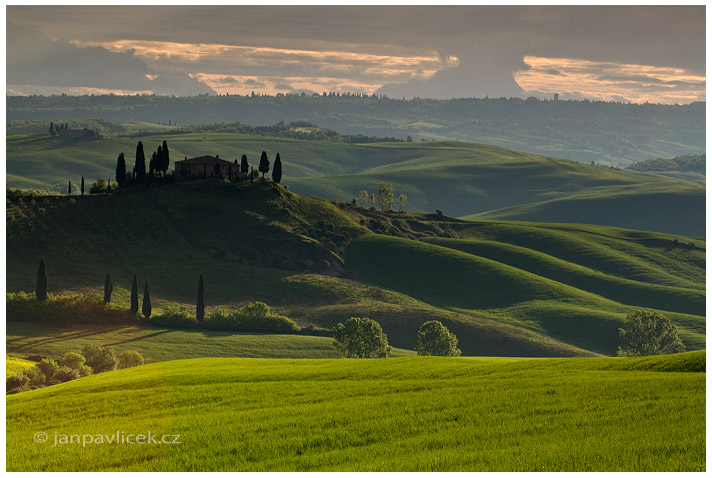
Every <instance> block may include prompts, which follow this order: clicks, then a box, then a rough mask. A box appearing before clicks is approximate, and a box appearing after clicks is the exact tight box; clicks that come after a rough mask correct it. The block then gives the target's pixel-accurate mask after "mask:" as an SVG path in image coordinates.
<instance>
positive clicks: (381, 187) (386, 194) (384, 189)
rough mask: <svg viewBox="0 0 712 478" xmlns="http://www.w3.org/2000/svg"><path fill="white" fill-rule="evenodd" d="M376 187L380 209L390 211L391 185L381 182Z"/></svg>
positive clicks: (391, 199) (391, 204)
mask: <svg viewBox="0 0 712 478" xmlns="http://www.w3.org/2000/svg"><path fill="white" fill-rule="evenodd" d="M376 187H377V188H378V204H380V205H381V211H390V210H391V209H392V208H393V185H392V184H391V183H385V182H381V183H378V184H377V185H376Z"/></svg>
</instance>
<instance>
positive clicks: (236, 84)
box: [75, 40, 459, 94]
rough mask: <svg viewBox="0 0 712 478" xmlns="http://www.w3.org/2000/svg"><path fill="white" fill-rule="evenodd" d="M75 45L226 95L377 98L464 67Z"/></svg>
mask: <svg viewBox="0 0 712 478" xmlns="http://www.w3.org/2000/svg"><path fill="white" fill-rule="evenodd" d="M75 43H76V44H77V45H79V46H101V47H104V48H106V49H108V50H110V51H114V52H124V51H133V53H134V54H135V55H136V56H138V57H140V58H142V59H143V60H144V61H146V62H147V63H149V64H151V63H153V64H154V65H153V66H154V67H156V68H158V67H159V66H160V67H162V68H167V67H172V68H176V69H180V70H183V71H185V70H186V69H188V70H192V73H191V75H190V76H191V77H193V78H196V79H198V80H200V81H202V82H204V83H205V84H206V85H208V86H210V87H212V88H213V89H214V90H215V91H216V92H218V93H223V94H224V93H230V94H249V93H250V92H253V91H254V92H255V93H265V94H275V93H279V92H282V93H286V92H289V91H292V90H302V89H304V90H311V91H317V92H321V91H342V92H346V91H351V92H361V93H368V94H371V93H373V92H374V91H376V90H377V89H378V88H380V87H381V86H383V85H384V84H387V83H398V82H406V81H410V80H413V79H417V80H426V79H428V78H431V77H432V76H433V75H435V74H436V73H437V72H438V71H440V70H443V69H446V68H452V67H455V66H457V65H458V64H459V59H458V58H457V57H455V56H452V55H451V56H447V57H444V58H442V57H441V56H440V55H438V54H437V52H435V51H431V52H425V53H424V52H423V51H418V52H417V53H412V54H402V55H388V54H373V53H359V52H353V51H340V50H338V49H334V50H328V51H320V50H302V49H285V48H272V47H253V46H235V45H223V44H192V43H175V42H165V41H136V40H118V41H111V42H75ZM401 51H402V49H401ZM279 85H281V86H287V88H279V87H278V86H279Z"/></svg>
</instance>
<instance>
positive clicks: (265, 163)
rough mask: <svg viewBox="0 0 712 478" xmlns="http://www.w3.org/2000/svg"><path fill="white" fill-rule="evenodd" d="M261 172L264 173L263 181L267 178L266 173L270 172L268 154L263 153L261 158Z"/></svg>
mask: <svg viewBox="0 0 712 478" xmlns="http://www.w3.org/2000/svg"><path fill="white" fill-rule="evenodd" d="M257 169H258V170H259V172H261V173H262V179H264V178H265V173H268V172H269V159H267V152H265V151H262V155H261V156H260V164H259V166H258V167H257Z"/></svg>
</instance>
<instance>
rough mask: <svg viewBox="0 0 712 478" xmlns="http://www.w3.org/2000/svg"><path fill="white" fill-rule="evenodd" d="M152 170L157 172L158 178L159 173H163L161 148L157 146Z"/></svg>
mask: <svg viewBox="0 0 712 478" xmlns="http://www.w3.org/2000/svg"><path fill="white" fill-rule="evenodd" d="M153 169H154V170H155V171H157V172H158V177H159V178H160V177H161V171H163V148H161V145H160V144H159V145H158V151H157V152H156V160H155V161H154V163H153Z"/></svg>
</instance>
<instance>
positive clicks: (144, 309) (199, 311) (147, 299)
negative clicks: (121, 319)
mask: <svg viewBox="0 0 712 478" xmlns="http://www.w3.org/2000/svg"><path fill="white" fill-rule="evenodd" d="M106 277H107V281H108V283H110V281H111V279H110V278H109V275H108V274H107V275H106ZM106 284H107V282H105V284H104V297H105V298H106V296H107V285H106ZM109 294H111V292H109ZM104 302H107V303H108V301H107V300H106V299H104ZM131 312H132V313H134V314H137V313H138V278H137V277H136V273H135V272H134V275H133V282H132V283H131ZM141 313H142V314H143V316H144V317H145V318H147V319H148V318H149V317H151V293H150V291H149V289H148V281H146V282H145V284H144V287H143V301H142V303H141ZM195 318H196V319H197V320H198V322H202V321H203V319H204V318H205V281H204V280H203V274H200V279H198V300H197V303H196V308H195Z"/></svg>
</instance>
